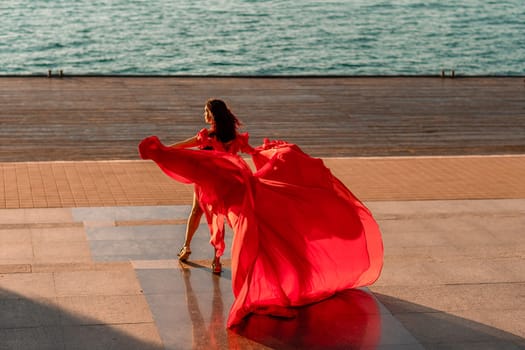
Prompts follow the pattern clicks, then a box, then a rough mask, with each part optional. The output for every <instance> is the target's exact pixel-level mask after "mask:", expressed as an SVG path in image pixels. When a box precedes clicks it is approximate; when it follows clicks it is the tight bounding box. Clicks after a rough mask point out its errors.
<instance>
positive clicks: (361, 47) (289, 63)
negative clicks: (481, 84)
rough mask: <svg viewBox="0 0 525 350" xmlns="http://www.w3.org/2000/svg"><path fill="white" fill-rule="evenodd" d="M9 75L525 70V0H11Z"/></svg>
mask: <svg viewBox="0 0 525 350" xmlns="http://www.w3.org/2000/svg"><path fill="white" fill-rule="evenodd" d="M0 18H1V21H0V75H2V74H3V75H5V74H44V73H45V72H47V70H48V69H52V70H58V69H63V70H64V72H65V73H66V74H68V73H69V74H173V75H177V74H195V75H207V74H218V75H252V74H253V75H302V74H313V75H325V74H328V75H331V74H334V75H336V74H343V75H368V74H372V75H374V74H389V75H390V74H408V75H416V74H437V73H438V72H439V71H440V70H441V69H455V70H456V72H457V73H458V74H464V75H477V74H482V75H485V74H486V75H523V74H525V0H503V1H490V0H488V1H487V0H485V1H484V0H464V1H459V0H439V1H437V0H435V1H434V0H394V1H379V0H346V1H342V0H339V1H312V0H296V1H294V0H286V1H284V0H282V1H281V0H279V1H264V0H231V1H220V0H216V1H211V0H202V1H201V0H199V1H193V0H188V1H183V0H2V1H1V2H0Z"/></svg>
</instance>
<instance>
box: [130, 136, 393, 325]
mask: <svg viewBox="0 0 525 350" xmlns="http://www.w3.org/2000/svg"><path fill="white" fill-rule="evenodd" d="M139 151H140V155H141V157H142V158H143V159H152V160H153V161H155V162H156V163H157V165H158V166H159V167H160V168H161V169H162V170H163V171H164V172H165V173H166V174H167V175H169V176H170V177H172V178H174V179H175V180H177V181H180V182H183V183H195V184H197V185H198V186H199V191H200V192H199V200H200V203H201V205H203V206H205V208H206V210H208V211H209V212H210V213H213V215H217V216H221V215H223V216H224V217H226V218H227V221H228V223H229V225H230V226H231V227H232V229H233V232H234V238H233V245H232V257H231V259H232V287H233V293H234V296H235V301H234V303H233V305H232V308H231V310H230V315H229V318H228V323H227V325H228V327H232V326H235V325H237V324H238V323H240V321H241V320H242V319H243V318H244V317H245V316H246V315H248V314H250V313H258V314H272V315H277V316H291V315H293V314H294V310H293V308H292V307H295V306H301V305H306V304H310V303H313V302H316V301H320V300H322V299H325V298H327V297H329V296H331V295H333V294H334V293H336V292H338V291H342V290H346V289H350V288H355V287H359V286H365V285H370V284H372V283H373V282H374V281H375V280H376V279H377V278H378V277H379V274H380V272H381V268H382V264H383V244H382V240H381V233H380V231H379V227H378V225H377V223H376V221H375V220H374V218H373V217H372V214H371V213H370V211H369V210H368V209H367V208H366V207H365V206H364V205H363V204H362V203H361V202H360V201H359V200H358V199H357V198H356V197H355V196H354V195H353V194H352V193H351V192H350V191H349V190H348V189H347V188H346V187H345V186H344V185H343V184H342V183H341V182H340V181H339V180H338V179H337V178H335V177H334V176H333V175H332V173H331V172H330V170H329V169H328V168H326V167H325V166H324V164H323V162H322V160H321V159H317V158H312V157H310V156H308V155H307V154H305V153H304V152H302V151H301V150H300V148H299V147H297V146H296V145H294V144H290V143H286V142H268V141H265V143H264V144H263V145H262V146H260V147H257V148H256V149H252V158H253V161H254V163H255V166H256V168H257V172H256V173H252V171H251V170H250V168H249V166H248V165H247V164H246V162H244V160H243V159H242V158H241V157H239V156H237V155H234V154H231V153H227V152H222V151H217V150H214V151H205V152H204V151H200V150H191V149H172V148H169V147H166V146H164V145H163V144H162V143H161V142H160V140H159V139H158V138H157V137H155V136H151V137H148V138H146V139H144V140H143V141H142V142H141V143H140V146H139ZM216 225H217V223H214V222H211V223H210V226H211V229H212V232H213V231H214V230H216V229H217V226H216Z"/></svg>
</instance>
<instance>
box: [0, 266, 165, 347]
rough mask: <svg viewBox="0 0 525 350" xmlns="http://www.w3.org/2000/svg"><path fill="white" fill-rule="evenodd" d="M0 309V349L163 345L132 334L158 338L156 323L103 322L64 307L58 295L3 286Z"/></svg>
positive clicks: (0, 295) (0, 291) (0, 293)
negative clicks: (32, 294)
mask: <svg viewBox="0 0 525 350" xmlns="http://www.w3.org/2000/svg"><path fill="white" fill-rule="evenodd" d="M0 277H1V276H0ZM0 281H1V280H0ZM0 310H1V311H0V349H6V350H7V349H9V350H12V349H13V350H14V349H20V350H31V349H35V350H36V349H38V350H47V349H49V350H58V349H79V350H82V349H86V350H88V349H89V350H95V349H101V350H102V349H103V350H106V349H114V350H120V349H122V350H132V349H137V350H161V349H164V347H163V346H162V344H161V343H160V341H155V343H149V342H147V341H144V340H142V339H138V338H136V337H134V336H133V335H131V334H129V333H135V334H141V335H145V336H148V335H150V334H151V335H152V338H156V339H157V340H158V339H159V338H158V335H157V336H155V335H156V334H157V330H156V328H155V325H154V324H153V323H137V324H104V322H102V321H100V320H97V319H94V318H90V317H86V316H83V315H75V314H72V313H69V312H68V311H65V310H63V309H61V308H60V307H58V305H57V303H56V299H55V298H41V299H40V298H39V299H30V298H27V297H24V296H22V295H19V294H16V293H13V292H10V291H8V290H5V289H1V288H0Z"/></svg>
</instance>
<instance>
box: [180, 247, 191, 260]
mask: <svg viewBox="0 0 525 350" xmlns="http://www.w3.org/2000/svg"><path fill="white" fill-rule="evenodd" d="M190 254H191V249H190V247H188V246H184V247H182V248H181V249H180V252H179V254H177V256H178V257H179V260H180V261H186V260H188V258H189V257H190Z"/></svg>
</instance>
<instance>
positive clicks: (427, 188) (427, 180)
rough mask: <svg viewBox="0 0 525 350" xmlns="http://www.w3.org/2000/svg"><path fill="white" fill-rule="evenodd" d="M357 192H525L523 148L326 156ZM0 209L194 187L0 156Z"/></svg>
mask: <svg viewBox="0 0 525 350" xmlns="http://www.w3.org/2000/svg"><path fill="white" fill-rule="evenodd" d="M324 160H325V164H326V165H327V166H328V167H329V168H330V169H331V170H332V172H333V173H334V174H335V175H336V176H337V177H339V178H340V179H341V180H342V181H343V182H344V183H345V184H346V185H347V186H348V187H349V188H350V189H351V190H352V191H353V192H354V193H355V194H356V195H357V196H358V197H359V198H361V199H362V200H364V201H377V200H429V199H497V198H525V181H523V179H524V178H525V155H512V156H457V157H456V156H451V157H386V158H383V157H378V158H325V159H324ZM0 188H3V191H0V208H5V209H10V208H59V207H64V208H69V207H88V206H129V205H175V204H189V203H190V202H191V196H192V193H193V192H192V191H193V188H192V186H191V185H182V184H179V183H177V182H175V181H173V180H171V179H170V178H168V177H167V176H166V175H164V174H163V173H162V172H161V171H160V170H159V169H158V168H157V166H156V165H155V164H154V163H153V162H149V161H82V162H27V163H26V162H24V163H0Z"/></svg>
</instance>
